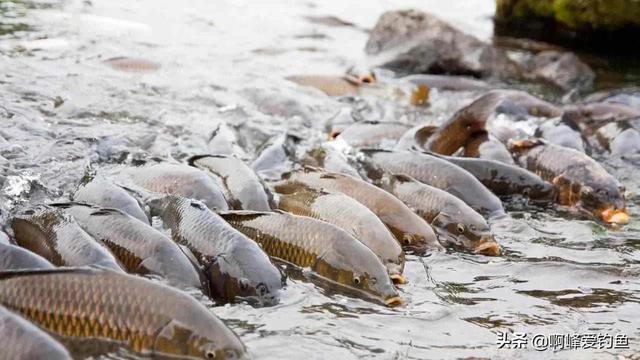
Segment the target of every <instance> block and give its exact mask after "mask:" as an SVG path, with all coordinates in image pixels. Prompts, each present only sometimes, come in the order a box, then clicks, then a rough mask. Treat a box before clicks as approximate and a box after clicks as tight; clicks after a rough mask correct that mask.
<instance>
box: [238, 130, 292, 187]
mask: <svg viewBox="0 0 640 360" xmlns="http://www.w3.org/2000/svg"><path fill="white" fill-rule="evenodd" d="M301 140H302V138H300V137H298V136H297V135H293V134H289V133H284V134H280V135H278V136H275V137H273V138H272V139H270V140H268V141H267V142H266V143H265V144H263V146H262V147H261V148H260V149H259V150H257V151H256V153H259V154H260V155H258V157H256V159H255V160H253V162H252V163H251V168H252V169H253V171H255V172H257V173H258V174H260V175H261V176H262V177H263V178H265V177H266V178H267V180H273V179H278V178H279V177H280V175H281V174H282V173H283V172H285V171H288V170H289V169H290V168H291V164H292V159H294V158H295V157H296V148H297V147H298V144H299V143H300V141H301ZM285 169H286V170H285Z"/></svg>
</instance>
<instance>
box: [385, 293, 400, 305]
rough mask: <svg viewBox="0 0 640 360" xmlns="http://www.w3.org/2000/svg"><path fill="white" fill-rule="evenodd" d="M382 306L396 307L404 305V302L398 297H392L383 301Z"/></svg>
mask: <svg viewBox="0 0 640 360" xmlns="http://www.w3.org/2000/svg"><path fill="white" fill-rule="evenodd" d="M384 304H385V305H387V306H389V307H396V306H400V305H402V304H404V300H402V298H401V297H400V296H393V297H390V298H387V299H385V300H384Z"/></svg>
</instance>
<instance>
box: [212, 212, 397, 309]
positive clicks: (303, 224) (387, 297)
mask: <svg viewBox="0 0 640 360" xmlns="http://www.w3.org/2000/svg"><path fill="white" fill-rule="evenodd" d="M220 216H222V218H223V219H225V220H226V221H227V222H229V224H231V225H232V226H233V227H234V228H236V229H237V230H239V231H240V232H242V233H243V234H245V235H247V236H248V237H250V238H251V239H253V240H254V241H256V242H257V243H258V244H260V246H261V247H262V249H264V251H266V252H267V254H269V256H271V257H273V258H275V259H277V260H278V261H282V262H285V263H287V264H293V265H295V266H297V267H299V268H309V269H311V271H312V272H313V277H314V278H320V280H321V282H320V283H321V284H322V285H325V284H328V287H330V288H334V287H335V288H337V289H339V290H342V291H343V292H346V293H348V294H354V295H356V296H360V297H363V298H365V299H370V300H373V301H378V302H381V303H384V304H385V305H388V306H397V305H400V304H402V302H403V301H402V299H401V298H400V296H399V295H398V292H397V291H396V289H395V288H394V286H393V284H392V282H391V279H390V278H389V275H388V274H387V270H386V268H385V267H384V265H382V263H381V262H380V259H378V257H377V256H376V254H374V253H373V251H371V249H369V248H368V247H366V246H365V245H364V244H362V243H361V242H360V241H358V240H357V239H356V238H354V237H353V235H351V234H349V233H348V232H346V231H345V230H342V229H341V228H339V227H337V226H335V225H332V224H329V223H327V222H324V221H321V220H317V219H313V218H310V217H306V216H298V215H293V214H289V213H286V212H282V211H275V212H254V211H230V212H223V213H220Z"/></svg>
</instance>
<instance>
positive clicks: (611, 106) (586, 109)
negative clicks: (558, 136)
mask: <svg viewBox="0 0 640 360" xmlns="http://www.w3.org/2000/svg"><path fill="white" fill-rule="evenodd" d="M638 119H640V109H637V108H634V107H631V106H628V105H625V104H619V103H608V102H596V103H588V104H579V105H569V106H566V107H565V108H564V113H563V114H562V120H563V121H565V122H567V123H572V124H573V125H574V126H575V127H577V128H579V129H580V130H581V131H582V134H583V135H585V136H589V135H592V134H593V133H594V132H595V130H597V129H598V128H599V127H600V126H602V125H605V124H607V123H610V122H616V121H629V120H638Z"/></svg>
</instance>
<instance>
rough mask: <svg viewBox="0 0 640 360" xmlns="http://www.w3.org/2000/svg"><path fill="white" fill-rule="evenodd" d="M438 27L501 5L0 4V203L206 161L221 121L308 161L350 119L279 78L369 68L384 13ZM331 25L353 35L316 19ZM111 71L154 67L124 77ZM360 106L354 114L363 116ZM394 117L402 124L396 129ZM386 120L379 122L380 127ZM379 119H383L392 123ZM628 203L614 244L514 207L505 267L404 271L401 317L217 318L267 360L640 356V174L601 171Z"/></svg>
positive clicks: (291, 306)
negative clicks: (97, 174)
mask: <svg viewBox="0 0 640 360" xmlns="http://www.w3.org/2000/svg"><path fill="white" fill-rule="evenodd" d="M411 6H413V7H417V8H420V9H424V10H428V11H432V12H435V13H436V14H438V15H440V16H441V17H443V18H444V19H446V20H448V21H451V22H452V23H453V24H454V25H456V26H458V27H460V28H461V29H464V30H466V31H468V32H471V33H473V34H475V35H476V36H479V37H481V38H483V39H489V38H490V37H491V31H492V27H491V21H490V16H491V12H492V10H493V1H492V0H473V1H464V2H462V1H457V2H452V1H444V0H432V1H427V0H420V1H418V0H411V1H391V0H387V1H385V0H371V1H368V2H367V6H366V8H363V7H362V2H356V1H320V0H306V1H295V0H286V1H244V0H233V1H232V0H226V1H222V0H221V1H215V2H213V1H205V0H194V1H189V2H174V1H158V0H139V1H124V0H110V1H97V0H93V1H64V2H58V1H38V2H35V3H33V2H31V3H28V4H25V3H21V2H16V3H13V2H8V1H2V0H0V9H1V10H0V68H1V69H2V72H1V73H0V96H1V98H2V103H0V119H1V120H2V124H3V126H2V127H1V128H0V168H1V169H2V172H1V173H0V186H1V187H2V195H1V196H0V201H1V205H0V206H1V207H0V210H2V213H3V217H6V216H7V213H8V212H9V211H11V210H12V209H14V208H16V207H20V206H25V205H26V204H28V203H35V202H38V201H44V200H48V199H55V198H58V197H64V196H65V195H66V194H69V192H70V191H72V190H73V188H74V186H75V184H76V182H77V181H78V179H79V178H80V177H81V176H82V174H83V172H84V170H85V167H86V166H87V165H89V164H93V165H94V166H96V167H106V166H109V165H110V164H117V163H121V162H127V163H136V162H138V161H144V160H146V159H152V158H168V157H173V158H175V159H177V160H182V159H184V158H185V157H186V156H188V155H193V154H199V153H206V152H208V151H209V140H210V136H211V134H212V132H213V131H215V129H216V128H217V127H218V125H219V124H220V123H227V124H232V125H239V126H240V128H241V133H242V134H245V135H247V136H248V137H247V138H248V139H249V140H248V141H244V145H245V149H246V151H247V153H248V154H247V157H248V158H253V157H254V156H255V153H254V152H255V150H256V149H258V148H259V147H260V145H261V143H262V142H264V141H265V140H267V139H268V138H270V137H271V136H275V135H279V134H281V133H282V131H283V130H284V129H287V130H289V131H290V132H292V133H294V134H296V135H299V136H301V137H302V138H303V139H305V141H303V145H305V144H306V143H308V142H312V141H320V140H321V139H322V138H324V136H325V135H323V132H324V130H325V129H324V126H325V122H326V121H327V119H329V118H332V117H333V116H335V115H336V114H338V113H340V111H341V110H344V109H347V108H350V107H351V105H350V104H349V103H348V102H346V101H338V100H335V99H329V98H327V97H325V96H324V95H322V94H320V93H319V92H317V91H314V90H309V89H305V88H301V87H297V86H295V85H294V84H292V83H290V82H288V81H286V80H284V77H285V76H288V75H293V74H341V73H343V72H344V71H345V70H346V69H347V68H348V67H350V66H351V65H353V64H356V63H358V62H359V61H360V60H361V59H360V57H361V56H362V53H363V48H364V43H365V41H366V39H367V33H366V29H370V28H371V27H372V26H373V25H374V23H375V21H376V20H377V18H378V16H379V15H380V14H381V13H382V12H383V11H386V10H390V9H396V8H399V7H411ZM325 15H334V16H338V17H339V18H341V19H343V20H346V21H349V22H352V23H353V24H354V26H327V25H324V24H318V23H317V22H312V21H310V20H309V19H307V17H308V16H325ZM25 30H26V31H25ZM117 56H131V57H139V58H145V59H148V60H151V61H154V62H157V63H159V64H160V66H161V67H160V69H159V70H158V71H155V72H122V71H117V70H114V69H112V68H111V67H109V66H107V65H106V64H104V63H103V61H104V60H106V59H109V58H113V57H117ZM472 97H473V95H472V94H450V93H440V94H439V93H434V94H432V104H431V107H430V108H428V109H426V110H420V111H416V110H412V109H406V108H403V107H397V106H392V107H391V109H389V108H388V104H386V103H383V104H382V105H380V106H378V107H375V106H374V107H366V106H365V107H364V109H362V111H361V112H360V114H361V115H362V116H363V117H365V118H367V117H373V118H376V117H385V116H387V117H388V116H394V117H397V118H398V119H399V120H401V121H406V122H415V121H440V120H443V119H446V118H447V116H449V115H450V114H451V113H453V112H454V111H455V110H457V109H458V108H460V107H462V106H463V105H465V104H467V103H468V102H469V101H470V100H471V99H472ZM356 107H357V104H356ZM389 112H391V113H392V115H389ZM381 113H383V115H381ZM384 114H386V115H384ZM606 166H607V168H608V169H609V170H611V171H612V172H613V173H614V174H615V175H616V176H617V177H618V178H619V179H620V181H621V182H622V183H623V184H624V185H625V186H626V187H627V190H628V193H629V194H628V198H629V201H628V202H629V210H630V213H631V214H632V221H631V225H629V226H626V227H624V228H623V229H620V230H611V229H605V228H603V227H601V226H600V225H597V224H595V223H593V222H591V221H586V220H577V219H569V218H567V216H566V215H564V214H561V213H558V212H554V211H549V210H548V209H539V210H531V209H527V208H523V207H522V206H519V205H517V204H510V205H508V208H509V209H510V216H511V218H510V219H506V220H504V219H503V220H501V221H499V222H494V223H493V224H492V229H493V230H494V231H495V233H496V235H497V237H498V239H499V241H500V243H501V244H502V245H503V248H504V249H505V256H503V257H500V258H489V257H482V256H473V255H464V254H457V253H449V254H436V255H432V256H429V257H426V258H423V259H418V258H415V257H410V260H409V262H408V263H407V268H406V276H407V278H408V279H409V280H410V283H409V284H408V285H406V286H404V287H403V288H402V294H403V296H404V297H405V298H406V300H407V305H406V306H404V307H401V308H399V309H387V308H384V307H381V306H378V305H375V304H371V303H369V302H365V301H361V300H357V299H353V298H349V297H345V296H340V295H333V294H326V293H324V292H323V291H322V290H320V289H319V288H317V287H315V286H313V285H312V284H309V283H305V282H298V281H292V280H290V281H289V284H288V287H287V289H286V291H285V293H284V296H283V300H282V302H281V304H279V305H278V306H275V307H271V308H263V309H256V308H252V307H250V306H248V305H242V304H239V305H228V306H223V307H214V308H212V311H213V312H215V313H216V314H217V315H218V316H220V317H221V318H223V319H225V320H226V321H227V323H228V324H229V325H230V326H231V327H232V328H233V329H234V330H235V331H236V332H238V334H239V335H240V336H241V337H242V339H243V340H244V342H245V343H246V344H247V346H248V347H249V349H250V352H251V353H252V354H253V355H254V357H255V358H258V359H283V358H297V359H352V358H376V359H424V358H429V359H440V358H464V357H472V356H474V357H486V358H516V357H517V358H520V357H527V358H554V359H555V358H567V359H583V358H603V359H607V358H615V356H614V355H613V354H622V355H631V354H635V353H638V350H640V338H639V335H640V305H639V302H640V280H638V279H639V277H638V275H640V216H639V215H638V214H639V213H640V183H639V182H638V176H640V170H638V167H637V165H635V166H634V165H631V164H629V163H626V162H623V161H619V160H616V161H613V160H607V164H606ZM496 332H526V333H528V334H530V336H531V335H533V334H544V335H550V334H573V333H588V332H593V333H599V332H600V333H608V334H611V335H615V334H617V333H623V334H626V335H627V336H628V337H629V339H630V347H631V349H630V350H600V351H598V350H574V351H560V352H557V353H554V352H552V351H543V352H538V351H535V350H532V349H531V347H529V349H528V350H501V349H498V347H497V345H496V339H497V335H496Z"/></svg>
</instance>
